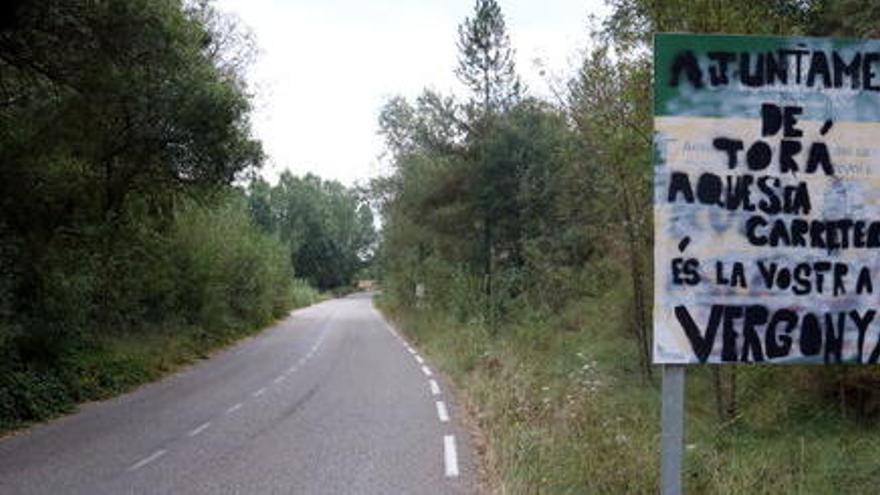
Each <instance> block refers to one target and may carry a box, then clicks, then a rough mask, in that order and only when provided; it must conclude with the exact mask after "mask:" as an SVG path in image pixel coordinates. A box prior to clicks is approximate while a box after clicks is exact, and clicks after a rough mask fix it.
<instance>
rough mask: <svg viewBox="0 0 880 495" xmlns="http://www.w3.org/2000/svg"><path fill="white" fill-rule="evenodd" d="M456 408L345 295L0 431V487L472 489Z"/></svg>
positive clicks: (427, 371) (367, 311) (369, 312)
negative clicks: (78, 405)
mask: <svg viewBox="0 0 880 495" xmlns="http://www.w3.org/2000/svg"><path fill="white" fill-rule="evenodd" d="M459 417H460V414H458V411H457V408H456V407H453V404H451V403H450V397H449V396H448V394H447V390H446V387H445V386H444V384H443V383H442V382H440V380H438V378H437V376H436V375H435V373H434V371H433V369H432V368H431V367H430V364H428V363H427V362H425V360H424V359H423V358H422V356H420V355H419V354H418V351H416V350H415V349H413V348H411V347H410V346H409V345H408V344H407V343H406V342H405V341H403V340H402V339H400V338H399V337H398V336H397V335H396V333H395V332H394V331H393V329H391V327H389V326H388V325H387V324H386V323H385V321H384V320H383V319H382V317H381V316H380V315H379V313H378V312H377V311H376V310H375V309H374V308H373V306H372V302H371V295H370V294H356V295H353V296H350V297H347V298H344V299H336V300H332V301H327V302H324V303H322V304H318V305H315V306H312V307H309V308H306V309H302V310H299V311H296V312H293V313H292V314H291V316H289V317H288V318H286V319H285V320H284V321H282V322H281V323H279V324H277V325H275V326H274V327H272V328H270V329H268V330H266V331H265V332H263V333H262V334H260V335H259V336H257V337H255V338H253V339H249V340H246V341H244V342H242V343H241V344H239V345H237V346H235V347H233V348H231V349H229V350H227V351H224V352H222V353H220V354H218V355H216V356H215V357H213V358H211V359H210V360H206V361H203V362H201V363H198V364H196V365H195V366H192V367H190V368H188V369H186V370H185V371H183V372H181V373H178V374H176V375H174V376H171V377H169V378H167V379H165V380H162V381H160V382H157V383H154V384H150V385H147V386H145V387H142V388H141V389H139V390H137V391H135V392H133V393H130V394H127V395H124V396H121V397H118V398H116V399H112V400H109V401H106V402H101V403H95V404H88V405H85V406H83V407H82V409H81V411H80V412H78V413H77V414H75V415H71V416H68V417H65V418H62V419H60V420H57V421H54V422H51V423H49V424H46V425H41V426H38V427H35V428H33V429H31V430H30V431H27V432H24V433H22V434H19V435H14V436H12V437H10V438H7V439H5V440H2V441H0V493H2V494H4V495H12V494H62V493H64V494H89V495H93V494H114V495H116V494H129V493H150V494H152V493H162V494H165V493H168V494H171V493H173V494H190V493H211V494H215V493H217V494H222V493H230V494H264V493H267V494H268V493H272V494H275V493H279V494H281V493H295V494H383V495H385V494H462V493H475V491H476V480H475V478H476V474H475V472H476V470H475V468H474V461H473V459H472V455H471V452H470V450H469V448H468V438H467V436H466V433H465V430H464V428H463V427H462V426H461V425H460V423H459V422H458V418H459Z"/></svg>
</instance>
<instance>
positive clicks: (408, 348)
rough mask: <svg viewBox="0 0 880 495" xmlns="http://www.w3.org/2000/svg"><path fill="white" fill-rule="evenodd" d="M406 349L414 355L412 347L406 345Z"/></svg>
mask: <svg viewBox="0 0 880 495" xmlns="http://www.w3.org/2000/svg"><path fill="white" fill-rule="evenodd" d="M406 350H407V351H409V353H410V354H412V355H413V356H415V355H416V351H415V349H413V348H412V347H407V348H406Z"/></svg>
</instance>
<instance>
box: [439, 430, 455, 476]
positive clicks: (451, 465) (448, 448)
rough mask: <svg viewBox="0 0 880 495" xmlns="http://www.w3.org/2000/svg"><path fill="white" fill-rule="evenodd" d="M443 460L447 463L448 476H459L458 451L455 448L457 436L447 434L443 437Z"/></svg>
mask: <svg viewBox="0 0 880 495" xmlns="http://www.w3.org/2000/svg"><path fill="white" fill-rule="evenodd" d="M443 460H444V461H445V463H446V477H447V478H455V477H457V476H458V452H456V450H455V437H454V436H452V435H446V436H444V437H443Z"/></svg>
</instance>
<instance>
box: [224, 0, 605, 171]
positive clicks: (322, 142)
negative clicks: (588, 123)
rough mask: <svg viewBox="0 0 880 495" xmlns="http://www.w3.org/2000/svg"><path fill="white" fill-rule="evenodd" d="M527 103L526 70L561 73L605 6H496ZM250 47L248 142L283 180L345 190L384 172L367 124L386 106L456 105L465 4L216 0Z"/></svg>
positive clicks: (534, 79) (563, 2)
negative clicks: (250, 39)
mask: <svg viewBox="0 0 880 495" xmlns="http://www.w3.org/2000/svg"><path fill="white" fill-rule="evenodd" d="M499 4H500V5H501V9H502V12H503V13H504V16H505V22H506V24H507V30H508V33H509V34H510V38H511V42H512V44H513V47H514V48H515V49H516V54H517V57H516V63H517V70H518V72H519V73H520V75H521V77H522V78H523V80H524V81H525V82H526V84H527V85H528V87H529V90H530V93H531V94H535V95H546V94H548V91H547V83H546V82H545V79H544V78H542V77H541V76H540V75H539V74H538V68H537V67H536V65H535V64H534V62H533V61H534V60H535V59H536V58H540V59H542V60H543V61H544V63H545V65H546V67H547V69H549V73H550V74H554V75H557V76H563V75H567V74H569V73H570V71H571V70H572V68H573V67H574V66H575V64H576V63H577V61H578V60H579V55H578V54H579V53H580V51H581V50H583V49H584V48H585V47H586V46H587V42H588V39H589V36H588V17H589V15H590V14H596V15H602V14H604V13H605V12H606V11H607V9H606V7H605V6H604V3H603V0H580V1H576V0H549V1H548V0H506V1H505V0H499ZM216 5H217V7H218V8H219V9H220V10H222V11H225V12H230V13H233V14H235V15H237V16H238V17H239V18H240V19H241V21H242V22H243V23H244V24H245V25H246V26H247V27H249V28H250V29H251V30H252V31H253V33H254V35H255V36H256V39H257V44H258V46H259V50H260V52H259V55H258V58H257V61H256V63H255V64H254V66H253V67H252V68H251V71H250V82H251V88H252V90H253V91H255V93H256V100H255V104H256V109H255V112H254V115H253V123H254V131H255V133H256V135H257V137H258V138H259V139H261V140H262V141H263V147H264V150H265V151H266V153H267V155H268V157H269V159H268V162H267V163H266V165H265V166H264V168H263V171H262V174H263V176H265V177H266V178H267V179H269V180H271V181H274V180H275V179H276V178H277V176H278V175H279V174H280V172H281V171H282V170H284V169H290V170H291V171H292V172H293V173H295V174H297V175H302V174H305V173H307V172H312V173H314V174H317V175H320V176H321V177H324V178H327V179H336V180H339V181H341V182H343V183H344V184H347V185H351V184H354V183H355V182H357V181H361V182H363V181H364V180H365V179H366V178H368V177H372V176H375V175H378V174H380V173H383V172H385V171H386V170H384V168H383V167H382V166H381V165H380V160H379V156H380V154H381V152H382V149H383V146H382V139H381V137H380V136H378V135H377V134H376V131H377V128H378V126H377V118H378V115H379V111H380V109H381V107H382V105H383V104H384V102H385V101H387V100H388V98H390V97H391V96H394V95H398V94H399V95H403V96H405V97H407V98H413V97H415V96H417V95H418V94H419V93H421V91H422V89H423V88H426V87H430V88H432V89H435V90H439V91H441V92H442V93H446V94H448V93H456V94H459V95H466V91H465V90H464V88H463V87H462V86H461V84H460V83H459V82H458V80H457V79H456V78H455V74H454V73H453V70H454V68H455V66H456V64H457V55H458V53H457V48H456V41H457V39H458V34H457V27H458V25H459V24H460V23H461V22H462V21H463V20H464V18H465V17H472V13H473V5H474V0H422V1H417V0H323V1H321V0H217V3H216Z"/></svg>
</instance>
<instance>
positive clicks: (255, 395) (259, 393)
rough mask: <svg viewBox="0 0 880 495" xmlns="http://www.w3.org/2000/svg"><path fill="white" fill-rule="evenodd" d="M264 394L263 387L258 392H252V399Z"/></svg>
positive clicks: (264, 389) (264, 388)
mask: <svg viewBox="0 0 880 495" xmlns="http://www.w3.org/2000/svg"><path fill="white" fill-rule="evenodd" d="M265 393H266V387H263V388H261V389H260V390H257V391H256V392H254V397H259V396H261V395H263V394H265Z"/></svg>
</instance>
